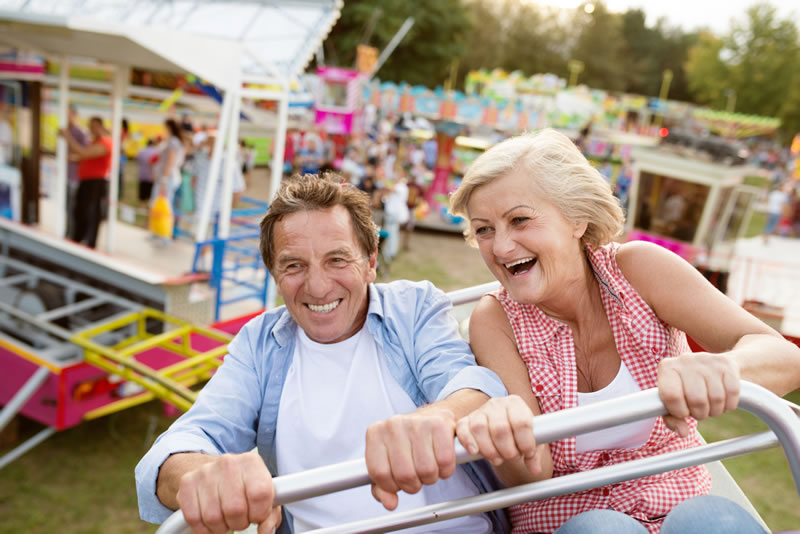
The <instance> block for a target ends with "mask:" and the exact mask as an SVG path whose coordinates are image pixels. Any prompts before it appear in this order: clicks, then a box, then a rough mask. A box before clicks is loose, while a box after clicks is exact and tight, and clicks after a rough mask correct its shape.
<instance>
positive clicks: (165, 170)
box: [153, 119, 186, 205]
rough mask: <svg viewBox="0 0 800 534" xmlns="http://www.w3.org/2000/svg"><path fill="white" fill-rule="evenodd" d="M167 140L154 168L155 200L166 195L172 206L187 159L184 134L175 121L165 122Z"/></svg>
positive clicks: (168, 120)
mask: <svg viewBox="0 0 800 534" xmlns="http://www.w3.org/2000/svg"><path fill="white" fill-rule="evenodd" d="M164 128H165V129H166V130H167V138H166V141H165V142H164V143H163V146H162V148H161V153H160V154H159V156H158V160H157V161H156V164H155V165H154V166H153V198H155V197H156V196H158V195H164V196H165V197H166V198H167V202H168V203H169V204H170V205H172V201H173V198H174V196H175V191H177V189H178V187H179V186H180V185H181V165H183V160H184V158H185V157H186V147H185V146H184V142H183V133H182V132H181V129H180V127H179V126H178V123H177V122H175V119H167V120H166V121H164Z"/></svg>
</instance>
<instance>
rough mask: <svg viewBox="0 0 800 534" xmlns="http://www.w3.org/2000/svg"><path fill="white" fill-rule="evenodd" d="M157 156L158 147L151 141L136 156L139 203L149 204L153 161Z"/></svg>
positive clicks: (151, 191) (151, 189)
mask: <svg viewBox="0 0 800 534" xmlns="http://www.w3.org/2000/svg"><path fill="white" fill-rule="evenodd" d="M157 156H158V147H157V146H156V143H155V141H153V140H152V139H148V140H147V145H146V146H144V147H142V149H141V150H139V153H138V154H136V168H137V173H136V174H137V178H138V182H139V202H149V201H150V197H151V196H152V194H153V161H154V160H155V159H156V157H157Z"/></svg>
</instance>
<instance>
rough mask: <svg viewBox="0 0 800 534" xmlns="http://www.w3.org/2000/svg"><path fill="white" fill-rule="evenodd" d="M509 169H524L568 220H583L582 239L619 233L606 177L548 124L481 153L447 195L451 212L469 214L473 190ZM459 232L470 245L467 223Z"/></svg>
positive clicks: (600, 239)
mask: <svg viewBox="0 0 800 534" xmlns="http://www.w3.org/2000/svg"><path fill="white" fill-rule="evenodd" d="M512 171H513V172H524V173H526V174H527V176H529V177H530V183H531V186H532V187H533V188H535V190H536V192H537V193H538V194H540V195H542V196H543V197H544V198H545V199H547V200H548V201H550V202H552V203H553V205H554V206H555V207H556V208H557V209H558V210H559V211H560V212H561V214H562V215H563V216H564V218H566V219H567V220H568V221H571V222H586V223H587V227H586V232H585V233H584V235H583V242H584V243H586V244H588V245H592V246H595V247H597V246H601V245H605V244H607V243H609V242H610V241H611V240H612V239H613V238H614V237H616V236H618V235H619V234H620V233H621V232H622V226H623V223H624V221H625V215H624V214H623V212H622V208H620V205H619V201H618V200H617V199H616V198H615V197H614V195H612V194H611V187H610V186H609V184H608V182H606V180H605V178H603V176H602V175H601V174H600V173H599V172H598V171H597V169H595V168H594V167H592V165H591V164H590V163H589V162H588V161H586V158H585V157H583V154H581V152H580V150H578V148H577V147H576V146H575V144H574V143H573V142H572V141H571V140H570V139H569V138H568V137H567V136H566V135H564V134H561V133H559V132H557V131H555V130H553V129H552V128H547V129H544V130H541V131H540V132H538V133H534V134H525V135H520V136H517V137H512V138H510V139H506V140H505V141H502V142H500V143H498V144H496V145H495V146H493V147H492V148H490V149H489V150H487V151H486V152H484V153H483V154H481V155H480V156H479V157H478V158H477V159H476V160H475V161H473V162H472V164H471V165H470V166H469V169H468V170H467V174H466V175H464V180H463V181H462V182H461V185H460V186H459V188H458V190H457V191H456V192H455V193H453V194H452V195H451V197H450V211H451V213H453V214H454V215H461V216H466V217H467V218H469V216H468V213H467V205H468V204H469V199H470V196H471V195H472V193H473V192H474V191H475V189H477V188H479V187H480V186H482V185H485V184H488V183H489V182H491V181H492V180H495V179H496V178H500V177H502V176H506V175H507V174H509V173H511V172H512ZM464 236H465V237H466V238H467V242H469V243H470V244H471V245H474V244H475V236H474V235H472V229H471V228H470V227H468V228H467V230H465V231H464Z"/></svg>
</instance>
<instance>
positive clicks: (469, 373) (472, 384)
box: [366, 284, 507, 510]
mask: <svg viewBox="0 0 800 534" xmlns="http://www.w3.org/2000/svg"><path fill="white" fill-rule="evenodd" d="M409 290H410V291H416V292H417V298H416V302H415V303H412V304H410V305H409V303H408V302H407V301H403V300H402V299H399V300H397V301H396V302H392V303H387V304H385V308H386V306H387V305H388V306H389V307H391V308H393V307H394V306H397V308H396V309H394V310H393V311H391V312H390V313H393V312H398V313H409V311H408V310H409V309H413V312H412V313H413V314H414V315H413V317H412V319H411V320H412V321H413V332H412V335H413V339H410V340H409V341H408V343H409V346H408V347H407V348H406V349H405V350H406V351H407V352H411V353H413V356H406V357H407V358H412V357H413V361H412V360H409V362H408V363H409V365H411V366H412V367H414V368H415V371H416V372H415V373H414V376H415V377H416V379H417V385H418V387H419V389H420V390H421V391H422V392H423V393H424V395H425V397H426V398H427V399H429V400H430V401H433V402H432V403H431V404H429V405H426V406H423V407H421V408H419V409H418V410H416V411H415V412H413V413H411V414H406V415H397V416H394V417H392V418H390V419H387V420H386V421H381V422H378V423H375V424H373V425H371V426H370V428H369V429H368V430H367V449H366V460H367V469H368V470H369V473H370V476H371V478H372V480H373V481H374V482H375V484H373V495H374V496H375V498H376V499H378V500H379V501H381V503H382V504H383V505H384V506H385V507H386V508H388V509H390V510H392V509H394V508H395V507H396V506H397V491H399V490H403V491H405V492H407V493H416V492H417V491H419V490H420V489H421V487H422V485H423V484H433V483H435V482H436V481H437V480H439V479H441V478H448V477H449V476H450V475H452V474H453V472H454V471H455V465H456V464H455V447H454V439H455V428H456V421H457V420H458V419H460V418H461V417H463V416H466V415H467V414H469V413H470V412H472V411H473V410H475V409H477V408H479V407H480V406H482V405H483V404H484V403H485V402H486V401H487V400H488V399H489V398H490V397H497V396H505V395H506V394H507V392H506V389H505V387H504V386H503V383H502V382H501V381H500V378H499V377H498V376H497V375H496V374H495V373H494V372H493V371H491V370H489V369H486V368H483V367H479V366H478V365H477V364H476V363H475V357H474V356H473V355H472V352H471V350H470V348H469V344H467V343H466V341H464V340H463V339H462V338H461V336H460V335H459V333H458V323H457V322H456V320H455V319H454V318H453V317H452V316H451V315H450V312H451V310H452V305H451V303H450V300H449V299H448V298H447V297H446V296H445V295H444V294H443V293H442V292H441V291H439V290H438V289H436V288H435V287H433V285H432V284H424V285H421V286H419V285H417V286H416V287H414V288H413V289H411V288H409ZM401 309H402V311H401Z"/></svg>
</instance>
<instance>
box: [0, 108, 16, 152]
mask: <svg viewBox="0 0 800 534" xmlns="http://www.w3.org/2000/svg"><path fill="white" fill-rule="evenodd" d="M13 159H14V130H13V129H12V128H11V122H10V121H9V120H8V106H7V104H6V103H5V102H3V101H2V100H0V165H12V164H13V163H14V161H13Z"/></svg>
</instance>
